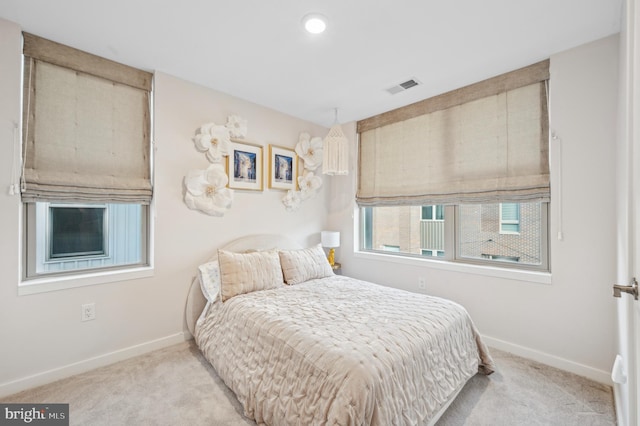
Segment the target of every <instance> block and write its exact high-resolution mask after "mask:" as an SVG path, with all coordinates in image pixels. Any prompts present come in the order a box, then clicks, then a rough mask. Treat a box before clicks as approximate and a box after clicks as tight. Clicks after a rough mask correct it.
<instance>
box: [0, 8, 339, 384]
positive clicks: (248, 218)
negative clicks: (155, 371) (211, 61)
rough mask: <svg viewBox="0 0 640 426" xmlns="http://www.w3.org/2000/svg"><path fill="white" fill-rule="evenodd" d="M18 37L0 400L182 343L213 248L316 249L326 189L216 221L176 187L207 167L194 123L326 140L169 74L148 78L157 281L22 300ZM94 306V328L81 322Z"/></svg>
mask: <svg viewBox="0 0 640 426" xmlns="http://www.w3.org/2000/svg"><path fill="white" fill-rule="evenodd" d="M20 49H21V36H20V28H19V27H18V25H16V24H13V23H10V22H7V21H4V20H0V76H1V78H0V189H1V190H2V192H1V193H0V237H1V238H0V271H2V279H1V280H0V395H2V394H7V393H12V392H15V391H17V390H20V389H22V388H24V387H27V386H31V385H35V384H39V383H43V382H46V381H49V380H51V379H55V378H58V377H64V376H65V375H68V374H70V373H75V372H79V371H82V370H84V369H87V368H91V367H95V366H97V365H101V364H103V363H108V362H112V361H114V360H116V359H120V358H124V357H127V356H131V355H133V354H136V353H141V352H144V351H146V350H150V349H153V348H155V347H160V346H162V345H166V344H171V343H174V342H177V341H180V339H183V338H184V336H183V330H185V328H184V323H183V312H184V302H185V298H186V294H187V289H188V287H189V285H190V283H191V279H192V277H193V276H194V275H195V272H196V268H197V266H198V265H199V264H200V263H203V262H204V261H205V260H207V259H208V258H209V256H210V255H211V253H213V251H214V250H215V248H216V247H218V246H220V245H221V244H224V243H226V242H228V241H230V240H232V239H234V238H237V237H240V236H243V235H246V234H251V233H285V234H287V235H289V236H291V237H292V238H293V239H295V240H297V241H298V242H299V243H301V244H303V245H308V244H312V243H317V242H319V238H320V236H319V232H320V230H321V229H323V224H324V223H325V220H326V215H327V212H326V208H325V205H326V194H327V190H326V189H325V188H323V189H322V190H321V192H320V193H319V194H318V195H317V196H316V198H314V199H312V200H308V201H305V202H304V203H303V204H302V206H301V208H300V210H298V211H297V212H286V211H285V209H284V206H283V205H282V203H281V198H282V196H283V195H284V194H285V192H284V191H278V190H269V189H267V188H266V187H267V181H266V180H265V191H264V192H242V191H236V193H235V198H234V202H233V206H232V208H231V210H229V211H228V212H227V214H226V215H225V216H224V217H222V218H217V217H210V216H207V215H204V214H201V213H199V212H196V211H193V210H189V209H188V208H187V207H186V205H185V204H184V203H183V201H182V180H183V177H184V176H185V175H186V173H187V172H188V171H189V170H190V169H193V168H206V167H207V165H208V162H207V160H206V158H205V156H204V154H201V153H199V152H197V151H196V149H195V148H194V144H193V142H192V140H191V138H192V136H193V135H194V133H195V130H196V129H197V128H198V127H199V126H200V125H202V124H204V123H207V122H210V121H214V122H216V123H222V124H223V123H226V120H227V117H228V115H231V114H237V115H240V116H242V117H243V118H245V119H247V120H248V134H247V138H246V139H247V141H250V142H253V143H258V144H262V145H264V146H265V155H264V157H265V159H266V158H267V157H268V155H267V154H268V149H267V146H268V144H277V145H280V146H286V147H292V148H293V147H294V146H295V144H296V143H297V141H298V137H299V134H300V132H303V131H306V132H309V133H310V134H311V135H313V136H324V135H325V134H326V132H327V131H328V130H327V129H325V128H322V127H320V126H316V125H313V124H310V123H307V122H304V121H301V120H298V119H295V118H292V117H290V116H287V115H284V114H281V113H278V112H276V111H273V110H269V109H266V108H263V107H260V106H258V105H255V104H252V103H249V102H245V101H243V100H240V99H237V98H234V97H231V96H227V95H225V94H222V93H219V92H216V91H213V90H210V89H206V88H203V87H200V86H197V85H194V84H191V83H188V82H186V81H182V80H179V79H177V78H174V77H172V76H169V75H166V74H163V73H157V74H156V77H155V128H154V132H155V141H156V147H157V149H156V152H155V155H156V158H155V168H156V169H155V173H156V176H155V194H156V195H155V246H154V247H155V265H156V267H155V274H154V276H153V277H151V278H145V279H138V280H131V281H122V282H115V283H108V284H101V285H93V286H86V287H81V288H76V289H67V290H59V291H54V292H48V293H40V294H34V295H27V296H18V295H17V288H18V280H19V273H18V265H19V250H20V247H19V241H20V224H19V218H20V199H19V197H17V196H10V195H8V192H7V188H8V186H9V183H10V179H11V165H12V163H11V157H12V150H13V142H12V140H13V124H12V123H13V122H19V117H20V103H19V102H20V54H21V51H20ZM88 302H95V304H96V316H97V318H96V320H95V321H89V322H81V321H80V306H81V304H83V303H88Z"/></svg>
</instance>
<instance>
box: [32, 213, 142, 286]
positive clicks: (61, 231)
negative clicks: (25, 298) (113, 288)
mask: <svg viewBox="0 0 640 426" xmlns="http://www.w3.org/2000/svg"><path fill="white" fill-rule="evenodd" d="M147 208H148V207H147V206H143V205H140V204H125V203H113V204H87V203H85V204H77V203H66V204H62V203H47V202H38V203H29V204H28V205H27V209H26V210H27V212H26V217H27V221H29V222H30V223H31V225H30V226H28V229H32V230H35V232H31V233H30V234H29V236H30V239H28V240H27V247H28V250H29V251H30V254H31V255H30V256H29V257H28V258H27V276H31V277H36V276H42V275H46V274H60V273H63V272H69V271H85V270H91V269H105V268H116V267H125V266H134V265H135V266H140V265H143V264H145V260H146V258H147V256H146V244H145V241H146V239H147V238H146V234H147V224H146V220H147Z"/></svg>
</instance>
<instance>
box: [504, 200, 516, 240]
mask: <svg viewBox="0 0 640 426" xmlns="http://www.w3.org/2000/svg"><path fill="white" fill-rule="evenodd" d="M500 233H501V234H519V233H520V203H500Z"/></svg>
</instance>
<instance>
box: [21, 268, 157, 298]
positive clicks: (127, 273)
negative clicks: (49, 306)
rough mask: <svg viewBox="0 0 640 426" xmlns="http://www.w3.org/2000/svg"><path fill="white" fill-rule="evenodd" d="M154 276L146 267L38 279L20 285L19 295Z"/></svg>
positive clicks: (150, 269) (151, 270) (25, 281)
mask: <svg viewBox="0 0 640 426" xmlns="http://www.w3.org/2000/svg"><path fill="white" fill-rule="evenodd" d="M153 274H154V271H153V267H151V266H144V267H138V268H129V269H120V270H112V271H102V272H91V273H86V274H73V275H65V276H55V277H53V276H51V277H46V278H36V279H32V280H24V281H22V282H20V285H19V286H18V295H19V296H25V295H28V294H37V293H46V292H49V291H58V290H65V289H70V288H77V287H85V286H89V285H96V284H106V283H112V282H118V281H128V280H136V279H140V278H149V277H152V276H153Z"/></svg>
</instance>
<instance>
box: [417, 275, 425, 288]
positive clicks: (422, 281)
mask: <svg viewBox="0 0 640 426" xmlns="http://www.w3.org/2000/svg"><path fill="white" fill-rule="evenodd" d="M418 288H419V289H420V290H426V289H427V280H425V278H424V277H418Z"/></svg>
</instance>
